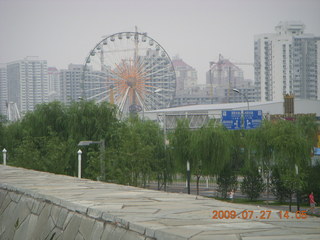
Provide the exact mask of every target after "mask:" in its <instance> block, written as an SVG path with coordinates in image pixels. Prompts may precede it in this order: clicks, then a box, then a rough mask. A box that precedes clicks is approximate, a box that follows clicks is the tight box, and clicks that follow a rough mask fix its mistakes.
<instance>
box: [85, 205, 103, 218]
mask: <svg viewBox="0 0 320 240" xmlns="http://www.w3.org/2000/svg"><path fill="white" fill-rule="evenodd" d="M87 214H88V216H90V217H92V218H95V219H100V218H102V211H101V210H99V209H95V208H88V211H87Z"/></svg>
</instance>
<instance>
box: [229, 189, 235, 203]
mask: <svg viewBox="0 0 320 240" xmlns="http://www.w3.org/2000/svg"><path fill="white" fill-rule="evenodd" d="M233 197H234V190H231V192H230V193H229V199H230V200H231V201H232V202H233Z"/></svg>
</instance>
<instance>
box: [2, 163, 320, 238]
mask: <svg viewBox="0 0 320 240" xmlns="http://www.w3.org/2000/svg"><path fill="white" fill-rule="evenodd" d="M8 187H13V188H15V189H17V190H19V191H23V192H26V193H29V194H30V193H37V194H39V195H41V196H45V197H46V198H47V199H49V200H50V199H54V201H55V202H57V199H60V200H61V202H64V203H70V206H79V207H81V208H82V211H83V209H85V210H86V211H85V212H90V211H94V210H102V211H104V212H105V213H106V214H107V216H108V218H109V219H110V220H111V221H113V222H116V221H125V222H127V223H128V224H134V225H135V226H136V228H137V229H138V228H140V229H142V231H144V232H145V233H146V235H147V236H150V237H153V238H155V239H166V240H170V239H190V240H198V239H203V240H206V239H208V240H209V239H210V240H215V239H219V240H239V239H241V240H253V239H258V240H259V239H261V240H262V239H263V240H269V239H270V240H271V239H272V240H280V239H283V240H284V239H286V240H293V239H297V240H298V239H299V240H301V239H302V240H306V239H317V240H319V239H320V218H317V217H311V216H307V217H306V218H304V217H305V216H301V215H296V214H293V213H290V214H289V216H284V213H282V214H281V213H280V212H279V210H277V209H270V208H263V207H258V206H252V205H242V204H233V203H228V202H222V201H218V200H214V199H208V198H205V197H198V198H196V197H195V196H190V195H186V194H179V193H165V192H159V191H154V190H147V189H141V188H135V187H129V186H123V185H116V184H111V183H102V182H95V181H91V180H86V179H78V178H73V177H69V176H62V175H54V174H48V173H44V172H36V171H32V170H26V169H21V168H13V167H9V166H3V165H0V188H8ZM0 206H1V202H0ZM231 211H232V212H231ZM230 213H231V214H233V213H235V214H236V216H235V218H234V219H231V218H229V219H226V216H228V214H230ZM269 214H270V215H269ZM213 218H215V219H213ZM244 218H245V219H244ZM249 218H250V219H249ZM263 218H265V219H263ZM0 224H1V223H0Z"/></svg>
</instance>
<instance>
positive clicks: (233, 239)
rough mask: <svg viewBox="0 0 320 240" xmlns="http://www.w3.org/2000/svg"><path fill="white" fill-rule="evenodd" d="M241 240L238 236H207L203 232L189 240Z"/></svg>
mask: <svg viewBox="0 0 320 240" xmlns="http://www.w3.org/2000/svg"><path fill="white" fill-rule="evenodd" d="M239 239H241V238H240V237H239V236H237V235H235V234H232V235H227V234H226V235H216V234H209V235H207V234H206V233H205V232H204V233H203V234H198V235H196V236H194V237H192V238H190V240H239Z"/></svg>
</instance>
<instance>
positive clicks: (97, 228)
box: [89, 221, 104, 240]
mask: <svg viewBox="0 0 320 240" xmlns="http://www.w3.org/2000/svg"><path fill="white" fill-rule="evenodd" d="M103 230H104V226H103V223H102V222H100V221H95V223H94V225H93V228H92V231H91V236H90V238H89V239H91V240H95V239H100V238H101V235H102V233H103Z"/></svg>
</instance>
